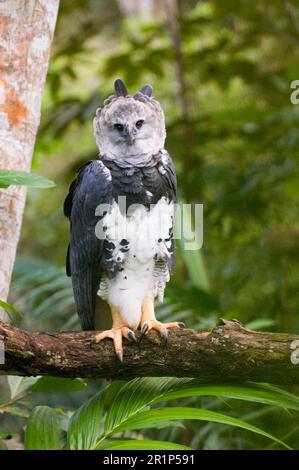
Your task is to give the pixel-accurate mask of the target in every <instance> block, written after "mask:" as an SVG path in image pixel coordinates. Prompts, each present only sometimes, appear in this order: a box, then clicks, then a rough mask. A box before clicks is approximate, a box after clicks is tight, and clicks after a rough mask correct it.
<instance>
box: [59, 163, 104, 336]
mask: <svg viewBox="0 0 299 470" xmlns="http://www.w3.org/2000/svg"><path fill="white" fill-rule="evenodd" d="M111 202H112V185H111V175H110V172H109V170H108V169H107V168H106V167H105V166H104V164H103V163H102V162H101V161H100V160H92V161H89V162H88V163H86V164H85V165H84V166H83V167H81V169H80V170H79V173H78V176H77V178H76V180H75V181H73V182H72V184H71V186H70V190H69V194H68V196H67V197H66V199H65V202H64V213H65V215H66V217H68V218H69V219H70V244H69V247H68V253H67V260H66V272H67V274H68V275H69V276H71V277H72V284H73V291H74V297H75V302H76V307H77V311H78V315H79V318H80V322H81V325H82V328H83V329H85V330H86V329H94V322H95V305H96V296H97V290H98V287H99V283H100V278H101V271H102V255H103V244H104V242H103V240H99V239H98V238H97V237H96V234H95V228H96V224H97V223H98V222H99V220H100V219H99V216H96V215H95V211H96V208H97V206H98V205H99V204H110V203H111Z"/></svg>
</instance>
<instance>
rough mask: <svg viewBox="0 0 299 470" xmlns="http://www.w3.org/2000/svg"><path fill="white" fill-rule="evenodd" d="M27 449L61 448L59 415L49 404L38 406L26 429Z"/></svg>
mask: <svg viewBox="0 0 299 470" xmlns="http://www.w3.org/2000/svg"><path fill="white" fill-rule="evenodd" d="M25 449H26V450H59V449H61V442H60V428H59V416H58V414H57V413H56V411H55V410H53V409H52V408H49V407H48V406H36V407H35V408H34V410H33V412H32V414H31V415H30V416H29V418H28V421H27V425H26V430H25Z"/></svg>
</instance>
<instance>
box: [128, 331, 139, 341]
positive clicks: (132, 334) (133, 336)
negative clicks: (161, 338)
mask: <svg viewBox="0 0 299 470" xmlns="http://www.w3.org/2000/svg"><path fill="white" fill-rule="evenodd" d="M128 336H129V338H130V340H131V341H134V343H138V340H137V338H136V336H135V334H134V333H133V331H129V333H128Z"/></svg>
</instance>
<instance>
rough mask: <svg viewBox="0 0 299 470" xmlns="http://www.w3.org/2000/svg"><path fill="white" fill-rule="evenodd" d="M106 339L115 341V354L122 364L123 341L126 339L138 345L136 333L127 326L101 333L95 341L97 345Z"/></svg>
mask: <svg viewBox="0 0 299 470" xmlns="http://www.w3.org/2000/svg"><path fill="white" fill-rule="evenodd" d="M105 338H110V339H113V343H114V349H115V354H116V355H117V357H118V359H119V360H120V361H121V362H123V344H122V339H123V338H126V339H127V340H129V341H134V342H135V343H137V338H136V336H135V333H134V332H133V331H132V330H130V328H128V327H127V326H119V327H113V328H111V330H105V331H101V332H100V333H97V334H96V338H95V341H96V343H99V342H100V341H102V340H103V339H105Z"/></svg>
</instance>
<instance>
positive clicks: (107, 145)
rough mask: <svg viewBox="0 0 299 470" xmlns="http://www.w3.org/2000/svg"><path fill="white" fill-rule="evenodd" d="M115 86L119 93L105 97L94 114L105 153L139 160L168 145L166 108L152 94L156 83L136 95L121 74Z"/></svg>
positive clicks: (98, 137) (96, 135)
mask: <svg viewBox="0 0 299 470" xmlns="http://www.w3.org/2000/svg"><path fill="white" fill-rule="evenodd" d="M114 89H115V95H113V96H110V97H109V98H107V99H106V100H105V102H104V106H103V107H102V108H98V109H97V111H96V116H95V118H94V133H95V138H96V142H97V144H98V146H99V149H100V152H101V154H103V155H106V156H107V155H108V156H109V155H110V156H111V158H113V159H118V160H123V159H128V158H133V159H134V161H136V162H137V160H138V159H140V160H142V158H145V157H144V155H149V154H151V155H154V154H156V153H157V152H159V150H161V149H162V148H163V147H164V141H165V136H166V132H165V123H164V114H163V110H162V108H161V106H160V103H159V102H158V101H157V100H155V99H154V97H153V96H152V92H153V90H152V87H151V86H150V85H144V86H143V87H142V88H140V90H139V91H138V92H137V93H135V95H133V96H132V95H129V94H128V91H127V88H126V86H125V84H124V82H123V81H122V80H121V79H119V78H118V79H117V80H115V82H114ZM142 155H143V157H142ZM138 161H139V160H138Z"/></svg>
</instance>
